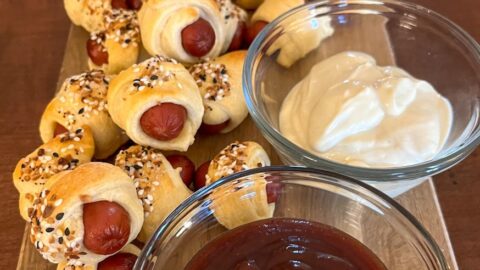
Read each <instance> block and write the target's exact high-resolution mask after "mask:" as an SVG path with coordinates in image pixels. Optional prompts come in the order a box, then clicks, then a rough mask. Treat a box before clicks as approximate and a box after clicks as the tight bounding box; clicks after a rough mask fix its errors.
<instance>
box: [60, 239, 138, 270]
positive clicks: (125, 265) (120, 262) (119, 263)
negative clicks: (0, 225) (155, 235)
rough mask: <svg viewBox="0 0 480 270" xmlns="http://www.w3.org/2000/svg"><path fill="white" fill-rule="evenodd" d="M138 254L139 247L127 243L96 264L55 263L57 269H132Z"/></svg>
mask: <svg viewBox="0 0 480 270" xmlns="http://www.w3.org/2000/svg"><path fill="white" fill-rule="evenodd" d="M139 255H140V249H139V248H137V247H136V246H135V245H132V244H128V245H126V246H125V247H124V248H122V250H120V251H119V252H118V253H117V254H115V255H113V256H111V257H108V258H106V259H105V260H103V261H101V262H99V263H98V264H96V265H83V266H74V265H67V263H66V262H63V263H59V264H58V265H57V270H112V269H115V270H132V269H133V266H134V265H135V262H136V261H137V258H138V256H139Z"/></svg>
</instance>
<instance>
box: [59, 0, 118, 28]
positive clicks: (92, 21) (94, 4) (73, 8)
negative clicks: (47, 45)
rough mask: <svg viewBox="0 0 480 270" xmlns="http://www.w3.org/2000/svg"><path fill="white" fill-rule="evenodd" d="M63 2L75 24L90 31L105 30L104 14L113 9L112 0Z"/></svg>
mask: <svg viewBox="0 0 480 270" xmlns="http://www.w3.org/2000/svg"><path fill="white" fill-rule="evenodd" d="M63 4H64V7H65V10H66V11H67V15H68V17H69V18H70V20H71V21H72V22H73V24H75V25H78V26H82V27H83V28H85V30H87V31H88V32H96V31H101V30H103V29H104V28H105V26H104V24H103V14H104V12H105V11H108V10H111V9H112V5H111V0H64V1H63Z"/></svg>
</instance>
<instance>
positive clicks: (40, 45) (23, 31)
mask: <svg viewBox="0 0 480 270" xmlns="http://www.w3.org/2000/svg"><path fill="white" fill-rule="evenodd" d="M417 2H418V3H420V4H423V5H425V6H428V7H430V8H432V9H435V10H437V11H439V12H441V13H443V14H445V15H447V16H448V17H449V18H451V19H452V20H453V21H455V22H457V23H458V24H460V25H461V26H462V27H464V28H465V29H466V30H467V31H469V32H470V33H471V34H472V35H473V36H474V37H475V38H476V39H477V40H480V19H478V17H475V15H477V14H478V13H479V12H480V1H478V0H457V1H447V0H421V1H420V0H419V1H417ZM32 3H33V2H32V1H26V0H16V1H13V0H3V1H0V62H1V64H2V65H1V66H0V69H2V70H1V72H0V79H1V81H2V82H4V89H3V92H4V93H5V96H4V97H3V98H2V99H0V113H1V115H2V117H1V119H0V126H1V127H2V129H0V137H1V140H0V150H1V151H2V153H3V155H4V158H5V162H3V163H2V164H0V168H1V170H0V172H1V176H2V181H0V196H1V197H2V198H3V200H2V201H1V202H0V209H2V211H3V212H2V214H4V215H2V221H1V223H0V239H1V240H2V243H3V245H2V246H1V247H0V269H14V268H15V266H16V263H17V259H18V252H19V247H20V242H21V238H22V234H23V229H24V221H23V220H22V219H21V218H20V216H19V215H18V210H17V204H18V201H17V200H18V195H17V193H16V191H15V189H14V187H13V185H12V183H11V171H12V170H13V167H14V165H15V163H16V162H17V160H18V159H19V158H20V157H21V156H22V155H24V154H26V153H29V152H30V151H31V149H33V148H34V147H36V146H37V145H38V144H39V143H40V139H39V137H38V131H37V123H38V121H39V117H40V114H41V112H42V111H43V109H44V106H45V105H46V103H47V102H48V101H49V100H50V98H51V96H52V95H53V93H54V91H55V83H56V80H57V76H58V71H59V68H60V65H61V61H62V57H63V51H64V47H65V41H66V38H67V33H68V27H69V22H68V18H67V17H66V15H65V13H64V10H63V7H62V1H51V0H38V1H35V4H34V5H33V6H32ZM14 4H15V5H14ZM27 4H30V5H31V6H27ZM478 153H479V151H476V152H475V153H473V154H472V156H471V157H470V158H469V159H467V160H466V161H464V162H463V163H462V164H461V165H459V166H457V167H456V168H454V169H452V170H450V171H448V172H446V173H444V174H442V175H440V176H438V177H436V179H435V180H436V185H437V191H438V193H439V198H440V203H441V205H442V207H443V210H444V216H445V219H446V222H447V226H448V228H449V232H450V236H451V239H452V242H453V246H454V249H455V252H456V256H457V260H458V263H459V266H460V268H461V269H478V265H480V244H479V243H480V229H479V226H478V223H479V222H480V207H479V206H480V197H479V196H476V192H478V191H480V183H479V182H477V181H476V180H477V178H479V176H480V168H477V166H475V165H476V164H478V162H479V157H478Z"/></svg>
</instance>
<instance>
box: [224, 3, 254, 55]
mask: <svg viewBox="0 0 480 270" xmlns="http://www.w3.org/2000/svg"><path fill="white" fill-rule="evenodd" d="M216 2H217V4H218V6H219V7H220V14H221V16H222V18H223V29H224V32H225V40H224V42H223V49H222V53H224V52H226V51H236V50H240V49H241V48H242V47H243V40H244V35H245V31H246V27H247V24H246V22H247V19H248V15H247V12H246V11H245V10H243V9H242V8H240V7H239V6H237V5H235V4H233V3H232V0H216Z"/></svg>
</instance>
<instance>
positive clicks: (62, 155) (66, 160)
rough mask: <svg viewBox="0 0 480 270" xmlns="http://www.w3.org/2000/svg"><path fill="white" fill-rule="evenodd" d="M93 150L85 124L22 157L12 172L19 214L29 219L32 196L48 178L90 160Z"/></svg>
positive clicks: (90, 134)
mask: <svg viewBox="0 0 480 270" xmlns="http://www.w3.org/2000/svg"><path fill="white" fill-rule="evenodd" d="M94 151H95V150H94V142H93V137H92V133H91V131H90V129H89V128H88V127H84V128H80V129H78V130H75V131H74V132H66V133H63V134H60V135H58V136H57V137H55V138H53V139H51V140H50V141H48V142H47V143H45V144H43V145H42V146H40V147H38V148H37V149H35V151H33V152H32V153H30V154H29V155H27V156H26V157H24V158H22V159H21V160H20V161H19V162H18V163H17V166H16V167H15V171H14V172H13V183H14V185H15V187H16V188H17V190H18V192H19V193H20V195H19V198H20V204H19V208H20V215H21V216H22V217H23V218H24V219H25V220H27V221H29V220H30V218H29V212H31V211H32V204H33V200H34V197H35V196H37V195H38V193H40V191H41V189H42V188H43V186H44V185H45V183H46V182H47V181H48V179H50V177H52V176H53V175H55V174H57V173H59V172H62V171H66V170H73V169H75V168H76V167H77V166H78V165H81V164H83V163H87V162H90V160H91V159H92V157H93V153H94Z"/></svg>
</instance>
